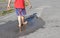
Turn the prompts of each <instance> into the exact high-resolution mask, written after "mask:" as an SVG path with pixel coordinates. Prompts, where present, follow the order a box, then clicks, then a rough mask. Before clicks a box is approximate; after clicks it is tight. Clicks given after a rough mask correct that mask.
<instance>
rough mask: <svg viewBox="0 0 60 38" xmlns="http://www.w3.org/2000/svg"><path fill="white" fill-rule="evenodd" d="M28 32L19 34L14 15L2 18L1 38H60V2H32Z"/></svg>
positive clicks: (57, 0)
mask: <svg viewBox="0 0 60 38" xmlns="http://www.w3.org/2000/svg"><path fill="white" fill-rule="evenodd" d="M31 2H32V5H33V8H32V9H31V10H29V8H27V10H29V11H28V13H27V15H26V16H25V17H26V19H25V20H27V21H28V24H27V26H26V31H23V32H21V33H20V32H19V29H18V28H17V26H16V25H18V22H17V16H16V14H15V12H14V13H12V14H9V15H6V16H2V17H0V38H60V0H31Z"/></svg>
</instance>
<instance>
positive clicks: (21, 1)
mask: <svg viewBox="0 0 60 38" xmlns="http://www.w3.org/2000/svg"><path fill="white" fill-rule="evenodd" d="M25 1H26V2H27V3H28V5H29V6H30V9H31V8H32V6H31V3H30V1H29V0H15V2H14V7H15V9H16V14H17V16H18V23H19V25H18V26H19V28H20V31H21V27H22V25H23V24H27V21H25V20H24V16H25V15H26V10H25ZM10 3H11V0H8V6H7V9H8V10H9V9H10Z"/></svg>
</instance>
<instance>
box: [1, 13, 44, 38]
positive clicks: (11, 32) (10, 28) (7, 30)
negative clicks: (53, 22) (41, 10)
mask: <svg viewBox="0 0 60 38" xmlns="http://www.w3.org/2000/svg"><path fill="white" fill-rule="evenodd" d="M25 20H27V21H28V24H27V25H26V31H23V32H19V30H18V28H17V27H16V25H18V23H17V20H16V21H8V22H7V23H5V24H3V25H0V38H17V37H19V36H25V35H28V34H30V33H33V32H35V31H36V30H38V29H39V28H44V25H45V21H44V20H43V19H42V18H38V17H37V16H36V13H34V14H33V15H30V16H29V17H28V18H26V19H25Z"/></svg>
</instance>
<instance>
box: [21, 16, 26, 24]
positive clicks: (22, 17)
mask: <svg viewBox="0 0 60 38" xmlns="http://www.w3.org/2000/svg"><path fill="white" fill-rule="evenodd" d="M21 21H22V24H27V21H25V20H24V16H21Z"/></svg>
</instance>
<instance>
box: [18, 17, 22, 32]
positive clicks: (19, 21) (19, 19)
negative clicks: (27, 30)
mask: <svg viewBox="0 0 60 38" xmlns="http://www.w3.org/2000/svg"><path fill="white" fill-rule="evenodd" d="M18 23H19V25H18V26H19V29H20V32H21V31H22V29H21V16H18Z"/></svg>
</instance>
